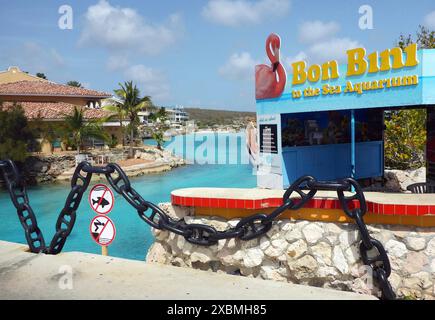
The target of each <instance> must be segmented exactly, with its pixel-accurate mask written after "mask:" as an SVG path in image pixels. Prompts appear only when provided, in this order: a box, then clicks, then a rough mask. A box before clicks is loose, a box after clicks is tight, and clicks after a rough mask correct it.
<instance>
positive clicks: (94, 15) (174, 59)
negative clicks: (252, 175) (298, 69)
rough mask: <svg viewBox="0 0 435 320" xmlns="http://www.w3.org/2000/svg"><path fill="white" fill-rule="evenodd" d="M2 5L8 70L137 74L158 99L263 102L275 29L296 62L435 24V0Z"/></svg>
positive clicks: (0, 32)
mask: <svg viewBox="0 0 435 320" xmlns="http://www.w3.org/2000/svg"><path fill="white" fill-rule="evenodd" d="M65 5H67V6H69V8H70V9H71V10H69V9H68V11H64V10H63V8H64V7H63V6H65ZM364 5H365V6H367V5H368V6H370V8H371V10H372V13H373V23H372V26H371V27H370V28H369V29H367V28H365V29H364V28H363V29H362V28H360V24H359V21H360V19H361V17H362V16H363V15H365V14H366V12H367V11H364V12H362V13H360V12H359V10H360V7H361V6H364ZM0 7H1V11H0V40H1V41H0V70H5V69H7V68H8V67H9V66H11V65H17V66H19V67H20V68H21V69H22V70H24V71H28V72H29V73H32V74H35V73H37V72H43V73H45V75H46V76H47V77H48V79H49V80H52V81H55V82H58V83H66V82H67V81H70V80H76V81H79V82H81V83H82V84H83V85H84V86H85V87H87V88H90V89H96V90H103V91H106V92H110V93H113V90H114V89H115V88H117V87H118V84H119V83H120V82H124V81H128V80H132V81H134V82H135V83H136V84H137V86H138V87H139V89H140V90H141V93H142V94H143V95H149V96H151V98H152V100H153V102H154V103H155V104H156V105H164V106H172V105H183V106H185V107H202V108H213V109H228V110H243V111H255V93H254V82H255V79H254V69H255V65H256V64H260V63H266V64H267V63H270V62H269V61H268V58H267V56H266V53H265V40H266V38H267V36H268V35H269V34H270V33H271V32H275V33H277V34H279V35H280V37H281V52H280V54H281V62H282V63H283V64H284V66H285V68H286V69H289V68H290V63H291V62H292V61H297V60H306V61H307V62H308V63H321V62H325V61H328V60H332V59H336V60H338V61H344V59H345V57H346V50H347V49H350V48H355V47H365V48H366V49H367V51H368V52H372V51H375V50H384V49H386V48H390V47H393V46H394V45H395V42H396V40H397V39H398V37H399V36H400V34H412V35H414V34H415V32H416V31H417V29H418V26H419V25H424V26H426V27H428V28H430V29H433V30H435V1H434V0H414V1H399V0H373V1H369V0H361V1H360V0H347V1H338V0H337V1H335V0H329V1H309V0H256V1H254V0H235V1H232V0H203V1H200V0H183V1H174V0H159V1H155V0H152V1H149V0H145V1H144V0H141V1H139V0H137V1H136V0H128V1H117V0H93V1H86V0H80V1H66V0H62V1H55V0H38V1H35V0H16V1H10V0H7V1H6V0H0ZM66 12H67V13H68V15H65V13H66ZM69 13H71V15H70V14H69ZM59 21H60V22H61V24H60V25H59ZM65 26H67V27H68V28H66V29H65Z"/></svg>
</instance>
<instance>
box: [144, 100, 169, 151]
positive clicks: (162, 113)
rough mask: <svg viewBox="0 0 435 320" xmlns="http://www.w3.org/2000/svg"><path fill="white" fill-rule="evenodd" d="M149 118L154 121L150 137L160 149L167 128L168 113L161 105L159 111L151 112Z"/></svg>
mask: <svg viewBox="0 0 435 320" xmlns="http://www.w3.org/2000/svg"><path fill="white" fill-rule="evenodd" d="M149 119H150V120H152V121H154V127H153V129H152V132H151V137H152V138H153V140H154V141H155V142H156V143H157V149H159V150H162V145H163V143H164V142H165V135H164V133H165V131H166V130H168V128H169V127H168V126H167V125H166V121H167V120H168V114H167V112H166V110H165V108H164V107H161V108H160V109H159V111H157V112H154V113H152V114H151V115H150V116H149Z"/></svg>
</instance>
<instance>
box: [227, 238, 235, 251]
mask: <svg viewBox="0 0 435 320" xmlns="http://www.w3.org/2000/svg"><path fill="white" fill-rule="evenodd" d="M236 246H237V241H236V239H234V238H231V239H228V241H227V243H226V247H227V248H228V249H234V248H235V247H236Z"/></svg>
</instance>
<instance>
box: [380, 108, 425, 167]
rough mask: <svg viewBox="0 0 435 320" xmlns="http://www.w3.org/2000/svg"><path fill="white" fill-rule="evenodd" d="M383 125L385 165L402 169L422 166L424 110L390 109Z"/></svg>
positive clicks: (423, 163)
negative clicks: (384, 127) (384, 128)
mask: <svg viewBox="0 0 435 320" xmlns="http://www.w3.org/2000/svg"><path fill="white" fill-rule="evenodd" d="M385 126H386V130H385V165H386V166H387V167H390V168H394V169H402V170H403V169H415V168H419V167H422V166H424V165H425V160H424V159H425V157H424V150H425V145H426V110H425V109H412V110H398V111H390V112H388V113H386V117H385Z"/></svg>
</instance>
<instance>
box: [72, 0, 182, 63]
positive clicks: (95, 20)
mask: <svg viewBox="0 0 435 320" xmlns="http://www.w3.org/2000/svg"><path fill="white" fill-rule="evenodd" d="M181 20H182V19H181V16H180V15H178V14H173V15H170V16H169V18H168V21H166V22H164V23H161V24H153V23H151V22H150V21H148V20H146V19H145V18H144V17H142V16H141V15H140V14H139V13H138V12H136V10H134V9H131V8H122V7H119V6H117V7H114V6H112V5H111V4H110V3H109V2H107V1H106V0H100V2H98V3H97V4H95V5H92V6H90V7H89V8H88V10H87V12H86V14H85V23H84V27H83V30H82V33H81V35H80V39H79V44H81V45H92V46H100V47H105V48H106V49H109V50H115V51H120V52H122V51H123V52H126V51H130V52H131V51H133V52H138V53H142V54H157V53H160V52H161V51H162V50H164V49H165V48H167V47H168V46H170V45H172V44H173V43H175V42H176V41H177V39H178V38H179V37H180V36H181V35H182V34H183V23H182V21H181Z"/></svg>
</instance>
